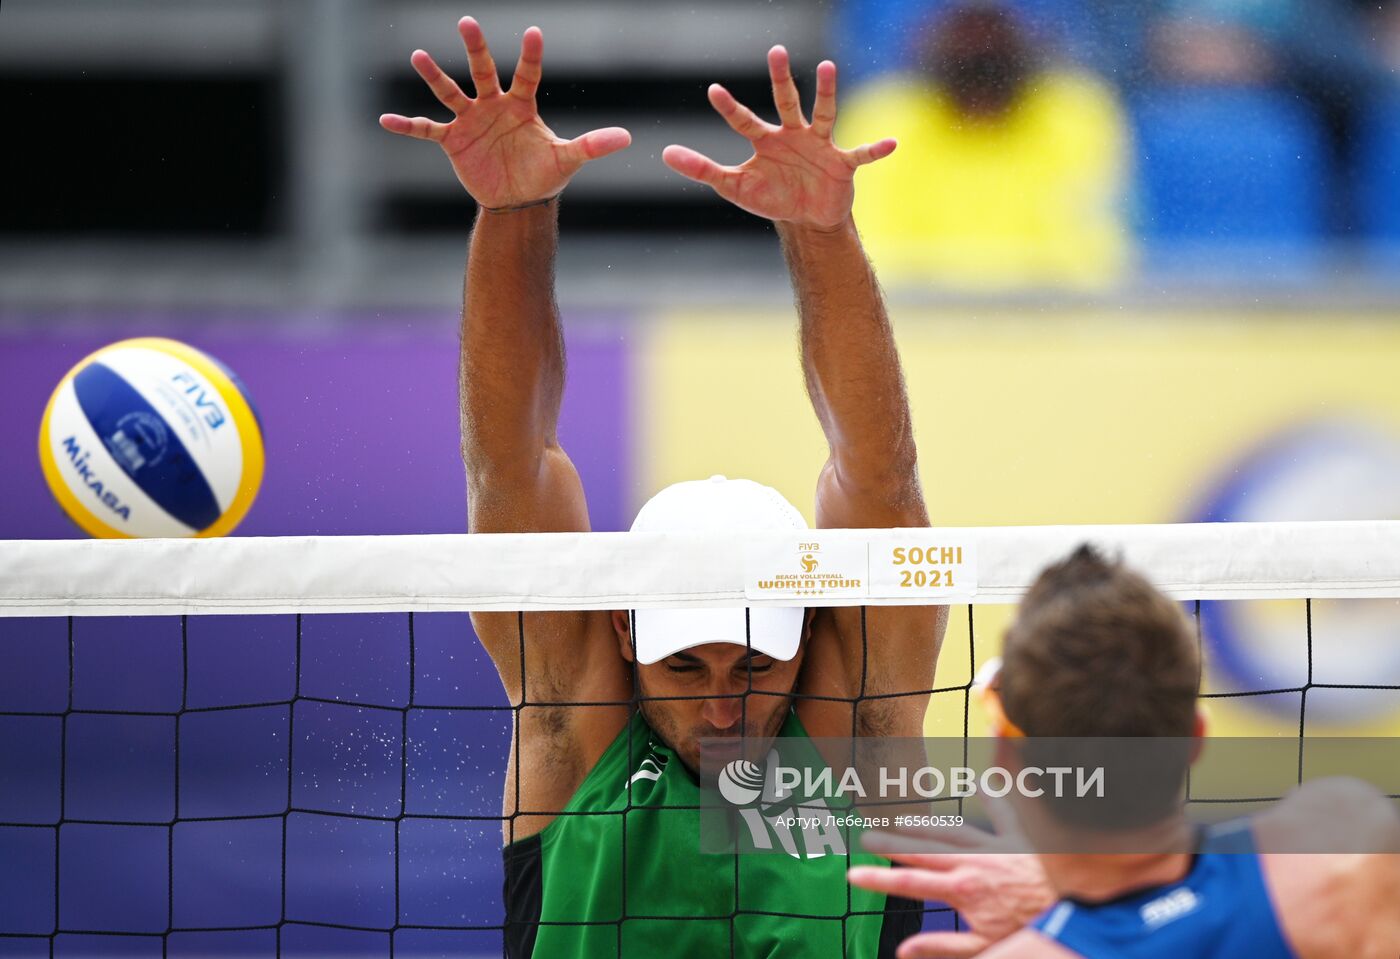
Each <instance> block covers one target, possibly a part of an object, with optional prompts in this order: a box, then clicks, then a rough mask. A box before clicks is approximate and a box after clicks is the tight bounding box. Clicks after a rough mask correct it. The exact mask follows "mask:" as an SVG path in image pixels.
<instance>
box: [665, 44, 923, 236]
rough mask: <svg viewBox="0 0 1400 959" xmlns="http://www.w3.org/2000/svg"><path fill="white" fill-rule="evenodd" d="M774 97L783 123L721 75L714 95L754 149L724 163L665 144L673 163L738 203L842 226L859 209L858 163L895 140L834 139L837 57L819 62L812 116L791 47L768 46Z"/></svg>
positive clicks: (769, 214)
mask: <svg viewBox="0 0 1400 959" xmlns="http://www.w3.org/2000/svg"><path fill="white" fill-rule="evenodd" d="M768 73H769V76H770V77H771V78H772V81H773V102H774V104H776V106H777V108H778V117H779V118H780V119H781V121H782V125H781V126H774V125H773V124H771V123H767V122H765V121H763V120H760V119H759V118H758V117H757V116H756V115H755V114H754V112H753V111H752V110H750V109H749V108H748V107H746V106H744V105H743V104H742V103H740V102H739V101H737V100H735V99H734V97H733V95H732V94H731V93H730V92H729V91H728V90H726V89H725V88H724V87H722V86H720V85H719V84H718V83H715V84H711V86H710V91H709V94H710V103H711V105H713V106H714V108H715V109H716V110H717V111H719V115H720V116H722V117H724V120H725V122H726V123H728V124H729V125H730V127H732V128H733V129H734V131H735V132H736V133H738V134H739V135H740V136H742V137H744V138H746V139H747V140H748V141H749V142H750V143H752V144H753V149H754V154H753V156H751V157H750V158H749V159H748V160H747V161H745V162H744V163H742V164H740V165H739V166H721V165H720V164H718V163H716V162H715V161H714V160H711V159H710V158H709V157H707V156H704V155H702V154H700V153H697V152H696V151H694V150H692V149H690V148H689V147H684V146H678V145H674V144H673V145H671V146H668V147H667V148H666V149H665V151H663V152H662V154H661V157H662V159H663V160H665V161H666V165H667V166H669V167H670V168H671V169H673V170H675V171H676V172H677V173H679V174H681V175H682V176H685V177H689V178H690V179H692V180H696V181H698V182H700V183H705V184H708V185H709V186H711V187H713V188H714V190H715V192H716V193H718V194H719V195H720V196H722V197H724V198H725V199H726V200H728V201H729V202H730V203H733V204H734V205H735V206H738V207H740V208H742V209H744V210H747V211H748V212H750V213H752V214H754V215H755V216H761V217H766V218H768V219H770V220H776V221H780V222H788V223H796V224H799V225H803V226H812V227H817V228H819V229H834V228H835V227H837V226H840V225H841V224H842V223H843V222H844V221H845V220H846V218H847V217H848V216H849V215H850V213H851V201H852V200H853V199H854V197H855V188H854V186H853V185H852V179H853V178H854V176H855V172H856V169H857V168H858V167H861V166H863V165H865V164H867V163H873V162H875V161H876V160H879V159H882V158H884V157H887V156H889V155H890V154H891V153H893V152H894V148H895V141H894V140H881V141H879V142H878V143H871V144H867V145H865V146H861V147H857V148H856V149H854V150H842V149H839V148H838V147H837V146H836V144H835V143H834V142H833V141H832V139H831V130H832V127H833V126H834V125H835V123H836V64H834V63H832V62H831V61H830V60H824V61H822V63H821V64H819V65H818V66H817V97H816V102H815V103H814V104H813V107H812V122H811V123H808V122H807V120H806V119H805V118H804V117H803V116H802V106H801V103H800V101H799V99H798V95H797V84H796V83H794V82H793V79H792V67H791V64H790V63H789V61H788V53H787V50H785V49H784V48H783V47H774V48H773V49H772V50H769V51H768Z"/></svg>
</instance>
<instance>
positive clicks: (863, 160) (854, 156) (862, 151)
mask: <svg viewBox="0 0 1400 959" xmlns="http://www.w3.org/2000/svg"><path fill="white" fill-rule="evenodd" d="M898 145H899V144H897V143H896V142H895V141H894V140H892V139H886V140H880V141H878V142H875V143H867V144H865V145H864V146H858V147H856V148H855V149H854V150H846V151H844V153H843V155H844V156H845V157H846V159H847V160H848V161H850V162H851V163H854V164H855V165H856V166H865V165H866V164H867V163H874V162H875V161H876V160H883V159H884V158H885V157H887V156H889V155H890V154H891V153H893V152H894V148H895V147H896V146H898Z"/></svg>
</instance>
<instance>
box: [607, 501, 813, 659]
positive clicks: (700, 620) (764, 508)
mask: <svg viewBox="0 0 1400 959" xmlns="http://www.w3.org/2000/svg"><path fill="white" fill-rule="evenodd" d="M807 528H808V526H807V521H806V520H805V519H803V518H802V514H801V513H800V512H798V510H797V507H796V506H793V505H792V504H791V503H789V502H788V501H787V499H786V498H784V496H783V494H782V493H779V492H778V491H777V490H775V489H773V487H771V486H764V485H763V484H761V483H755V482H753V481H752V480H746V479H726V478H725V477H723V476H711V477H710V478H709V479H707V480H687V481H686V482H683V483H673V484H672V485H670V486H668V487H666V488H665V489H663V490H662V491H661V492H659V493H657V494H656V495H655V496H653V497H652V498H651V499H649V500H647V502H646V504H645V505H644V506H643V507H642V508H641V510H639V511H638V512H637V518H636V519H635V520H633V522H632V532H634V533H659V532H684V531H695V530H704V531H707V532H714V531H732V532H735V533H741V534H742V533H744V532H746V531H748V530H774V529H807ZM806 612H807V611H806V610H805V609H803V608H801V607H778V606H758V607H752V608H745V607H743V606H734V607H727V608H718V609H638V610H633V612H632V640H633V642H634V643H635V647H636V654H637V662H638V663H641V664H642V665H643V666H649V665H651V664H652V663H655V662H657V661H659V660H662V659H665V658H666V657H667V656H670V655H672V654H674V653H678V652H680V651H681V650H683V649H690V648H691V647H692V646H703V645H704V644H706V643H736V644H738V645H740V646H746V645H747V646H752V648H753V650H754V652H756V653H763V654H765V655H768V656H772V657H773V658H774V659H782V660H789V659H792V658H793V657H794V656H796V655H797V648H798V646H799V645H800V644H801V642H802V624H803V620H804V619H805V618H806ZM746 620H747V622H746Z"/></svg>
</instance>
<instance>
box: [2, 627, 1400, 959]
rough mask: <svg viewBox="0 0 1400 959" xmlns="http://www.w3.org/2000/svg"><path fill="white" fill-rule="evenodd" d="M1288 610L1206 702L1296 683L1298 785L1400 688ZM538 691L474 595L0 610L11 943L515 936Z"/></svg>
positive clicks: (217, 944) (175, 945)
mask: <svg viewBox="0 0 1400 959" xmlns="http://www.w3.org/2000/svg"><path fill="white" fill-rule="evenodd" d="M1211 605H1212V604H1200V603H1196V604H1194V605H1193V606H1192V607H1191V608H1192V609H1193V611H1194V613H1195V616H1196V619H1197V622H1198V623H1202V622H1208V621H1209V620H1210V617H1211V616H1212V615H1213V614H1212V612H1211V609H1210V607H1211ZM1291 606H1292V607H1294V608H1296V612H1295V614H1294V615H1296V616H1297V617H1298V618H1299V619H1300V620H1301V621H1302V626H1301V628H1302V629H1304V630H1305V632H1306V637H1305V640H1306V664H1305V670H1304V672H1302V673H1301V674H1300V675H1299V677H1298V679H1299V681H1298V682H1296V683H1294V684H1289V685H1286V686H1279V685H1274V684H1269V685H1266V686H1261V687H1259V688H1228V689H1214V690H1211V691H1208V692H1207V693H1206V697H1207V698H1209V699H1234V698H1240V697H1275V699H1276V700H1277V699H1280V698H1288V701H1289V703H1290V704H1292V700H1293V699H1296V704H1292V705H1290V707H1289V708H1290V709H1291V708H1293V707H1294V706H1296V717H1297V719H1296V735H1297V739H1298V748H1299V767H1298V779H1299V780H1301V779H1302V775H1303V759H1302V757H1303V742H1304V739H1305V737H1306V736H1307V735H1308V731H1309V710H1310V703H1312V704H1315V703H1316V702H1317V701H1318V700H1319V697H1323V696H1334V695H1337V694H1338V693H1342V692H1345V693H1347V694H1356V693H1358V692H1359V691H1363V690H1372V691H1384V692H1385V694H1387V695H1389V694H1392V693H1393V692H1394V691H1396V690H1400V686H1395V685H1384V684H1367V683H1347V682H1330V681H1328V682H1324V681H1320V677H1319V676H1317V675H1316V670H1315V667H1314V656H1313V652H1314V642H1313V621H1314V616H1313V603H1311V602H1305V601H1302V600H1299V601H1296V602H1295V603H1292V604H1291ZM973 613H974V608H973V607H966V609H965V617H966V619H965V621H966V624H967V625H966V628H967V631H968V637H967V638H968V642H967V646H966V653H965V655H966V657H967V659H966V662H965V664H962V663H953V662H950V660H949V657H950V656H952V655H956V656H959V657H961V656H962V655H964V653H963V650H961V649H956V650H954V649H951V648H950V649H946V650H945V652H944V659H943V662H941V663H940V672H943V673H944V674H948V673H956V674H959V675H966V676H967V677H968V680H967V681H966V682H963V683H960V684H956V685H944V686H939V687H938V688H935V689H933V690H931V693H932V695H933V697H934V701H935V705H936V706H937V705H939V704H941V703H944V701H946V700H947V699H948V698H952V699H953V700H954V701H955V711H956V712H958V713H960V714H961V726H962V730H961V731H962V734H963V736H964V737H966V736H967V735H968V733H969V726H970V717H971V713H972V693H973V688H972V681H971V677H972V676H973V675H974V673H975V671H976V666H977V659H978V654H977V648H978V641H977V637H976V631H975V628H974V621H975V619H976V617H975V616H974V615H973ZM955 615H957V616H960V617H961V616H963V615H964V613H963V612H962V611H961V610H958V611H955ZM519 623H520V629H519V632H520V644H521V654H522V663H523V662H525V660H526V657H528V651H529V643H528V638H529V637H527V636H526V630H525V617H524V616H521V617H519ZM862 625H864V616H862ZM964 665H965V670H964V669H963V666H964ZM863 698H865V693H864V689H863V686H862V690H861V692H860V693H859V694H858V695H857V697H855V701H856V702H859V701H861V700H862V699H863ZM543 705H549V706H551V707H556V708H566V709H567V708H570V705H571V704H560V703H550V704H542V703H539V702H530V701H529V700H528V699H527V700H526V701H524V702H522V703H520V704H518V705H514V706H512V705H511V704H510V703H509V702H507V701H506V699H505V697H504V694H503V693H502V690H501V685H500V681H499V678H498V676H497V674H496V672H495V669H494V667H493V666H492V664H491V663H490V661H489V660H488V659H487V658H486V656H485V654H484V653H483V651H482V650H481V648H480V645H479V644H478V643H477V642H476V640H475V637H474V635H473V634H472V632H471V628H470V624H469V621H468V617H467V615H466V614H464V613H428V614H356V615H339V614H334V615H306V616H281V615H268V616H191V617H129V618H102V617H94V618H80V617H77V618H67V619H64V618H52V619H0V782H2V783H3V787H2V788H0V957H14V956H79V955H81V956H97V955H121V956H156V955H160V956H205V955H273V954H275V955H279V956H283V955H285V956H324V955H389V956H410V955H411V956H473V955H482V956H485V955H502V954H503V953H504V952H505V948H506V947H505V936H504V935H503V933H504V932H505V931H506V922H505V906H504V903H503V898H502V865H501V853H500V850H501V831H502V818H503V817H502V815H501V798H502V791H503V790H504V789H505V788H506V782H507V780H506V774H505V768H506V763H507V760H508V758H509V750H510V741H511V737H510V730H511V728H512V723H513V722H516V721H518V719H519V713H520V711H521V710H524V709H529V708H535V707H540V706H543ZM572 705H577V706H579V707H583V706H587V705H595V706H596V705H597V704H572ZM1274 713H1275V714H1276V715H1277V714H1279V709H1277V708H1275V709H1274ZM853 732H854V730H853ZM949 732H952V730H949ZM1261 798H1268V797H1237V798H1207V797H1201V796H1194V795H1193V796H1192V797H1191V801H1193V802H1239V803H1244V802H1250V801H1257V800H1258V799H1261ZM516 805H517V808H518V806H519V804H518V803H517V804H516ZM635 810H636V807H634V806H632V805H631V804H630V802H629V804H628V808H627V810H626V811H628V812H630V811H635ZM556 812H559V813H564V814H570V813H568V812H567V811H565V810H558V811H556ZM572 814H575V815H578V814H579V813H572ZM583 815H586V813H583ZM626 822H627V817H626V816H625V815H624V817H623V823H624V828H623V832H622V842H623V843H624V860H625V843H626V842H627V839H626V836H627V832H626ZM505 828H506V830H507V833H508V834H509V832H510V831H511V830H512V829H513V828H514V823H513V822H511V821H509V819H508V821H507V822H506V823H505ZM734 870H735V883H736V885H737V884H738V883H739V882H740V868H739V861H738V857H735V862H734ZM621 880H622V882H623V883H624V887H623V921H626V920H631V919H638V918H642V917H641V916H639V915H634V914H630V913H629V912H628V911H627V890H626V886H625V883H626V873H625V870H624V873H623V876H622V877H621ZM919 911H920V913H922V914H923V921H924V927H925V928H949V929H952V928H958V927H959V926H960V920H959V917H958V916H956V915H955V914H953V913H952V912H951V911H950V910H948V909H946V908H941V907H938V906H937V905H932V906H921V907H919ZM857 914H858V913H857V911H856V910H854V909H852V908H851V900H850V898H849V895H848V899H847V912H846V915H845V916H843V917H841V918H840V922H841V924H842V926H843V930H844V926H845V924H846V923H847V922H848V921H850V920H851V919H852V917H853V916H855V915H857ZM724 918H727V919H728V920H729V928H730V935H729V943H730V951H731V954H734V955H742V954H743V948H742V942H741V941H738V940H741V938H742V935H743V932H742V921H743V912H742V911H741V910H738V909H734V910H732V911H731V912H730V913H728V915H727V916H725V917H724ZM614 925H616V926H617V942H618V943H619V949H620V948H621V943H622V923H621V921H620V922H617V923H614ZM736 937H737V939H736ZM842 938H843V939H844V935H843V937H842Z"/></svg>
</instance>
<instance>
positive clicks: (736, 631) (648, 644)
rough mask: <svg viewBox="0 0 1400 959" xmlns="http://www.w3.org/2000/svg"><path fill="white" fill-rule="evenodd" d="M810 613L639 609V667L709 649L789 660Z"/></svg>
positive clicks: (635, 623)
mask: <svg viewBox="0 0 1400 959" xmlns="http://www.w3.org/2000/svg"><path fill="white" fill-rule="evenodd" d="M746 613H747V620H746V617H745V614H746ZM806 613H807V611H806V610H805V609H804V608H802V607H800V606H760V607H755V608H753V609H748V610H745V609H744V608H743V607H735V608H722V609H638V610H635V611H634V612H633V613H632V637H633V641H634V642H635V644H636V654H637V662H638V663H641V664H642V665H643V666H650V665H651V664H652V663H655V662H657V661H658V660H662V659H665V658H666V657H667V656H671V655H673V654H675V653H679V652H680V651H681V650H684V649H691V648H692V647H695V646H704V645H705V644H706V643H734V644H735V645H738V646H745V645H748V646H751V647H752V648H753V650H754V652H757V653H763V654H764V655H766V656H772V657H773V658H774V659H781V660H789V659H792V658H793V657H794V656H796V655H797V647H798V646H799V645H801V642H802V623H803V620H804V618H805V617H806Z"/></svg>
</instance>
